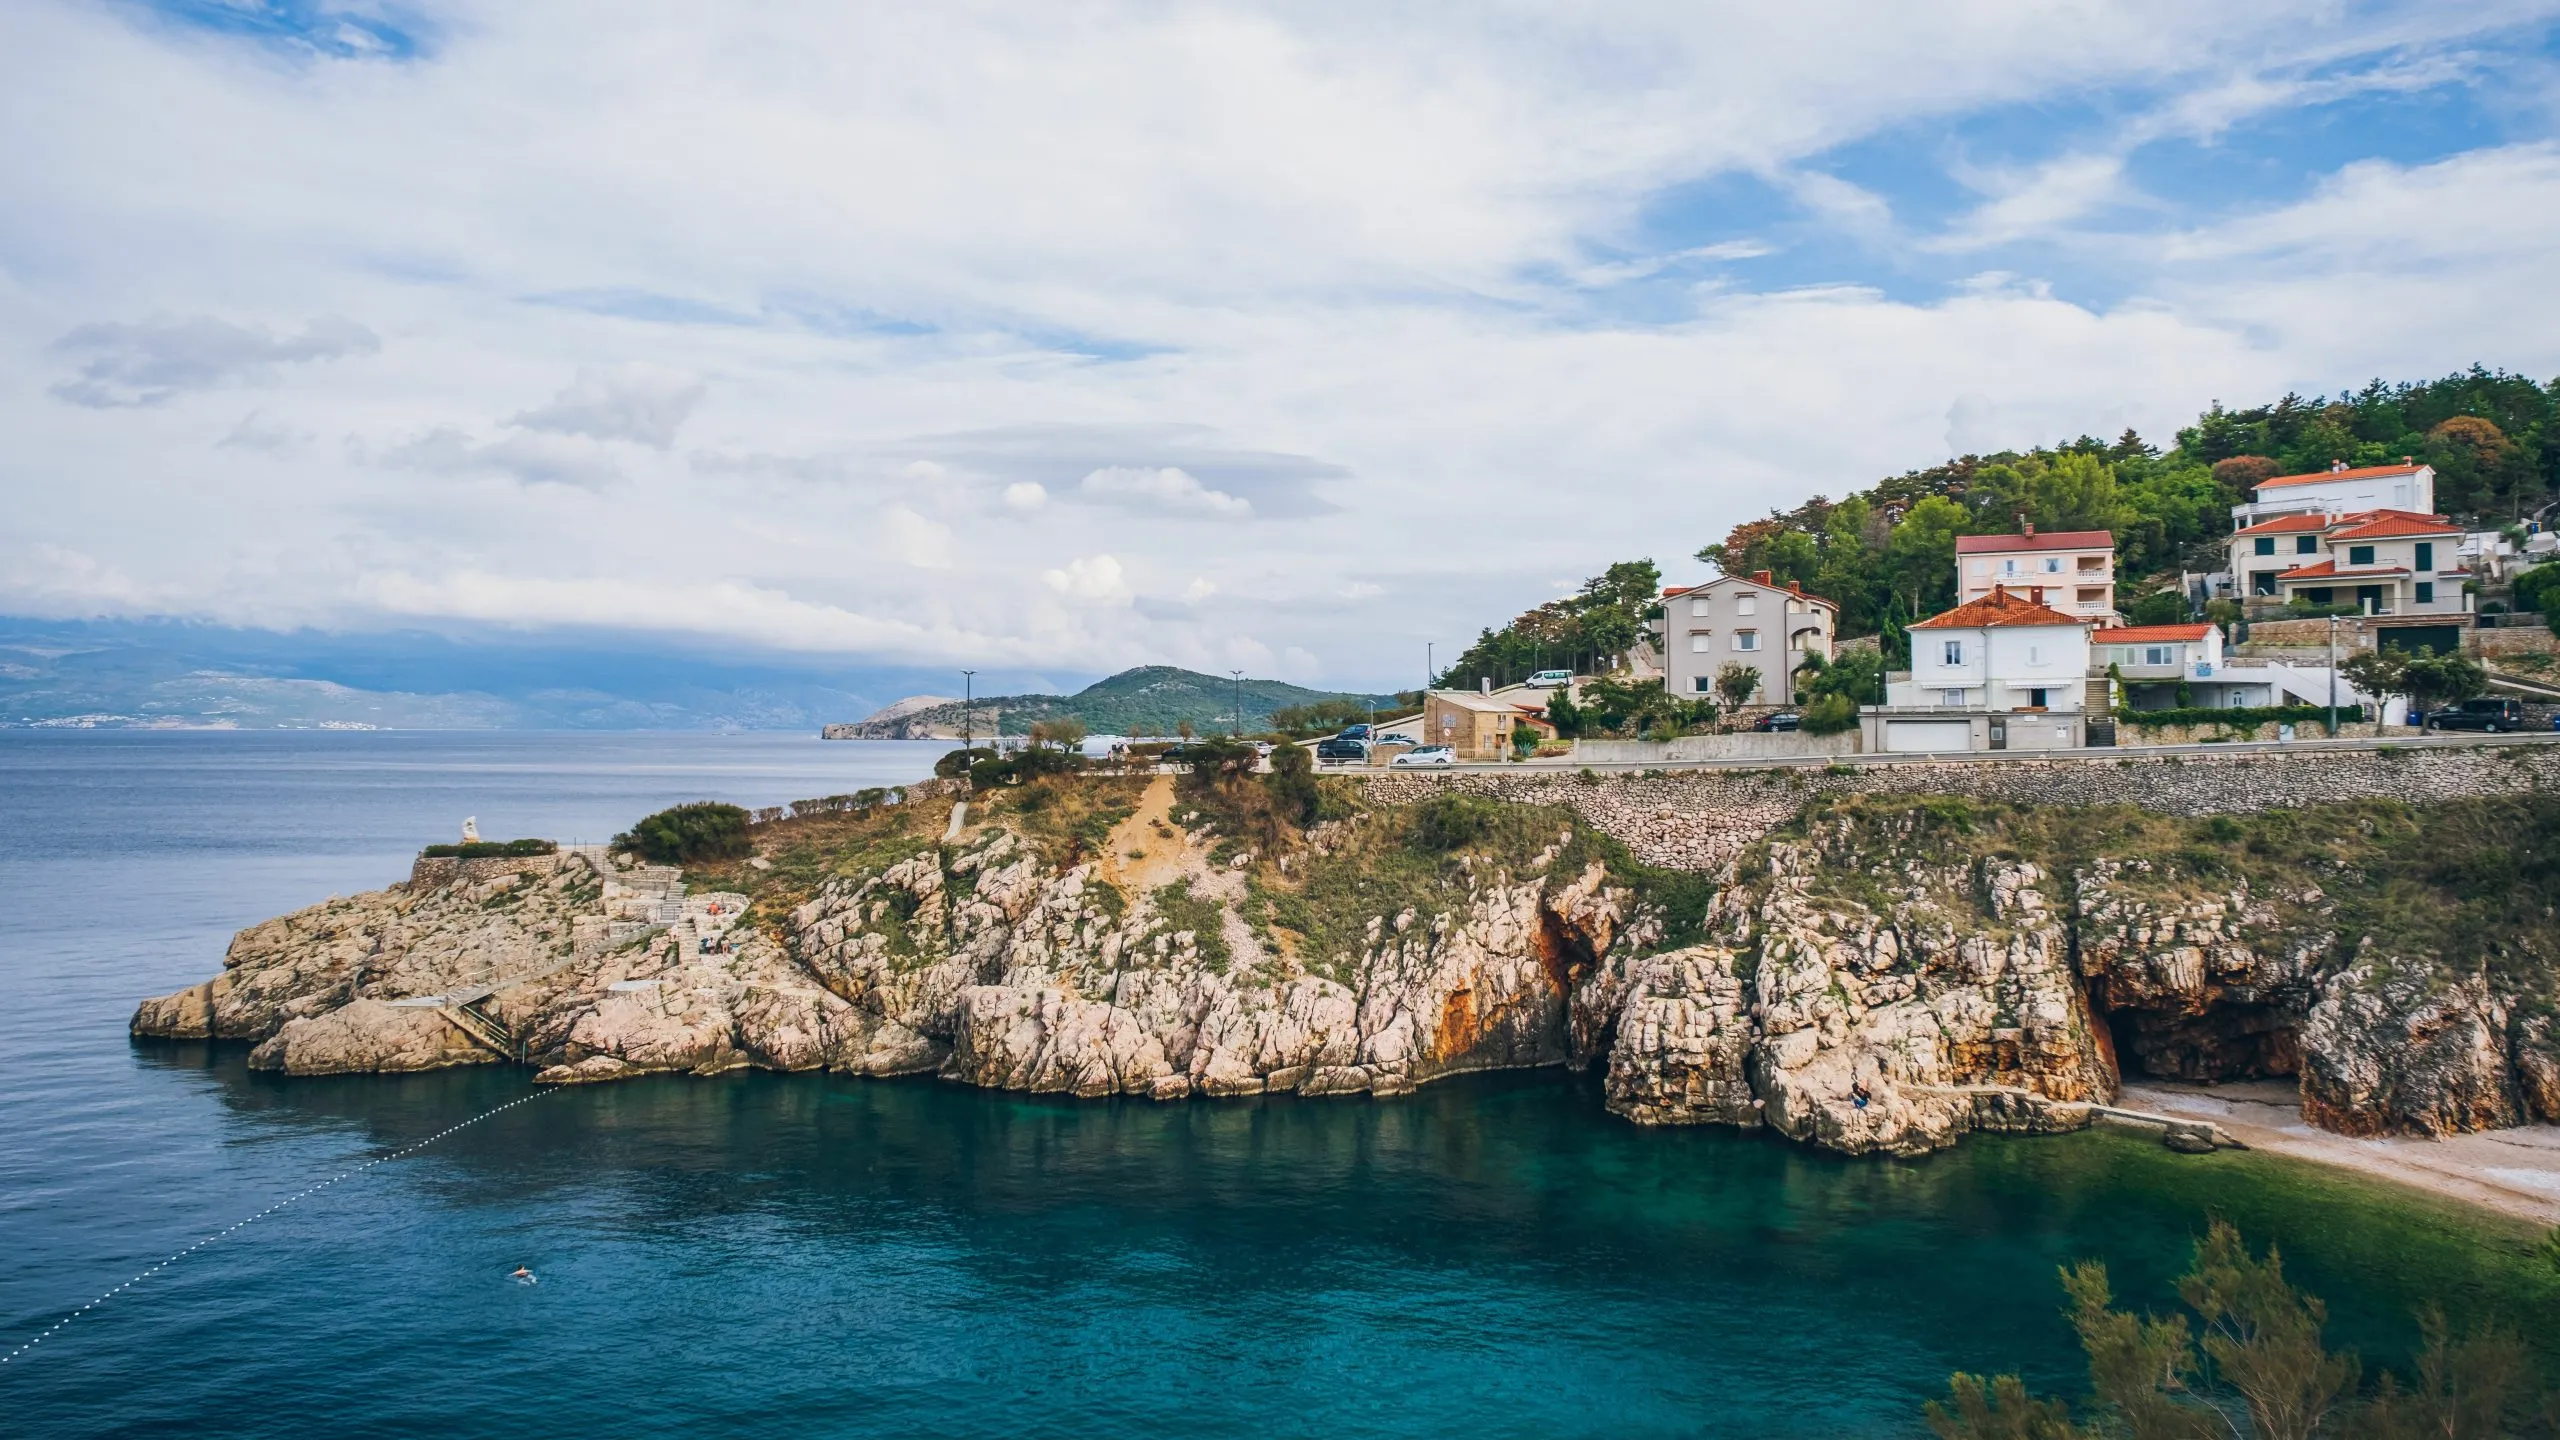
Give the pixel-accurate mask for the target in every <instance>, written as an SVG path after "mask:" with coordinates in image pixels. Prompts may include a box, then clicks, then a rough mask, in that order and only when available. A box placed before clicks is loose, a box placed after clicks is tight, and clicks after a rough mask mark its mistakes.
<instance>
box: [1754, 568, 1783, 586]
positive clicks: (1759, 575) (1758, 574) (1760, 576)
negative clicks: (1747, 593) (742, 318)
mask: <svg viewBox="0 0 2560 1440" xmlns="http://www.w3.org/2000/svg"><path fill="white" fill-rule="evenodd" d="M1751 578H1752V579H1754V580H1757V581H1759V582H1760V583H1761V584H1763V585H1774V584H1776V583H1777V582H1776V581H1774V580H1771V579H1770V578H1769V572H1768V571H1766V570H1754V571H1752V572H1751Z"/></svg>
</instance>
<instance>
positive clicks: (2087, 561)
mask: <svg viewBox="0 0 2560 1440" xmlns="http://www.w3.org/2000/svg"><path fill="white" fill-rule="evenodd" d="M2002 586H2006V587H2007V588H2008V589H2009V590H2011V591H2013V592H2025V591H2027V590H2033V589H2041V590H2042V591H2043V593H2044V602H2043V603H2045V604H2046V605H2049V606H2051V607H2053V608H2054V609H2055V610H2058V611H2060V612H2061V613H2063V614H2065V615H2076V616H2079V617H2080V618H2082V619H2085V620H2091V621H2095V622H2098V623H2100V624H2104V623H2105V622H2106V621H2108V620H2109V619H2112V618H2113V617H2114V615H2115V613H2116V537H2115V536H2114V535H2113V534H2111V533H2109V532H2108V531H2105V530H2056V531H2052V532H2050V533H2048V534H2043V535H2039V534H2037V533H2036V527H2034V526H2033V525H2028V526H2025V527H2023V528H2022V529H2021V530H2020V532H2019V533H2018V534H2015V535H1959V536H1957V537H1956V603H1957V604H1958V605H1970V604H1972V603H1973V602H1974V601H1976V600H1980V599H1984V598H1986V597H1988V596H1989V595H1990V594H1991V593H1992V591H1993V590H1994V589H1996V588H1999V587H2002Z"/></svg>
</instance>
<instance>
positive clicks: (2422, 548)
mask: <svg viewBox="0 0 2560 1440" xmlns="http://www.w3.org/2000/svg"><path fill="white" fill-rule="evenodd" d="M2418 568H2419V569H2421V570H2433V569H2434V568H2436V547H2435V542H2434V541H2432V540H2421V541H2419V542H2418Z"/></svg>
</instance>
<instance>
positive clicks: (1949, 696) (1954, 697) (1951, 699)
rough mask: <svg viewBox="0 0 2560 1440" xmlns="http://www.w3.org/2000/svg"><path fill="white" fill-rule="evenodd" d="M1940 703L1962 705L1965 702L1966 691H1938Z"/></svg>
mask: <svg viewBox="0 0 2560 1440" xmlns="http://www.w3.org/2000/svg"><path fill="white" fill-rule="evenodd" d="M1938 703H1939V704H1941V705H1957V706H1960V705H1962V704H1964V692H1963V691H1961V690H1941V691H1939V692H1938Z"/></svg>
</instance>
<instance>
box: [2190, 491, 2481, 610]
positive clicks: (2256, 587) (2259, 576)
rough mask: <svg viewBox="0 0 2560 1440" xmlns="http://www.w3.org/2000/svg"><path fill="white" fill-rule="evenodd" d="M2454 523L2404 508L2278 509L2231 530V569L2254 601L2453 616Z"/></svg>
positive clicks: (2464, 602) (2457, 559)
mask: <svg viewBox="0 0 2560 1440" xmlns="http://www.w3.org/2000/svg"><path fill="white" fill-rule="evenodd" d="M2464 538H2465V537H2464V535H2463V531H2462V527H2461V526H2459V525H2456V524H2454V523H2452V522H2451V521H2449V520H2446V519H2445V518H2444V517H2443V516H2440V515H2425V514H2420V513H2418V512H2416V511H2410V510H2360V511H2352V512H2349V513H2347V514H2343V515H2332V514H2326V513H2319V512H2313V513H2306V514H2300V515H2279V516H2276V517H2274V518H2272V519H2267V520H2261V521H2258V522H2256V523H2255V524H2252V525H2248V526H2244V527H2242V528H2241V529H2239V530H2237V531H2235V532H2233V534H2232V536H2231V541H2230V551H2231V573H2232V575H2233V577H2234V579H2235V582H2236V583H2238V584H2239V585H2240V586H2241V587H2242V588H2241V593H2243V594H2245V595H2249V596H2252V597H2255V598H2257V599H2260V600H2274V601H2292V600H2301V601H2304V602H2306V603H2309V604H2313V605H2353V606H2354V607H2356V609H2358V610H2359V611H2361V612H2363V613H2365V614H2367V615H2459V614H2461V613H2463V612H2464V611H2465V610H2466V609H2467V608H2468V607H2469V604H2470V601H2469V599H2468V597H2466V596H2465V595H2464V593H2463V589H2462V582H2463V581H2464V580H2466V579H2468V578H2469V577H2470V573H2471V572H2470V564H2469V562H2468V561H2467V560H2465V559H2464V558H2463V555H2462V545H2463V541H2464Z"/></svg>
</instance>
